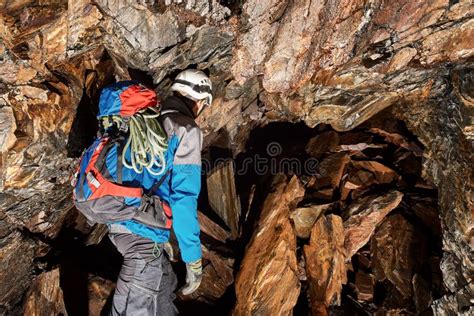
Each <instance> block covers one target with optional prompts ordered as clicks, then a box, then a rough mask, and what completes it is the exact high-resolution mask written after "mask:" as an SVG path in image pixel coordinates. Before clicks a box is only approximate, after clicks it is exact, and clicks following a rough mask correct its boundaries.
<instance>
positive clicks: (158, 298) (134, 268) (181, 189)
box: [109, 69, 212, 316]
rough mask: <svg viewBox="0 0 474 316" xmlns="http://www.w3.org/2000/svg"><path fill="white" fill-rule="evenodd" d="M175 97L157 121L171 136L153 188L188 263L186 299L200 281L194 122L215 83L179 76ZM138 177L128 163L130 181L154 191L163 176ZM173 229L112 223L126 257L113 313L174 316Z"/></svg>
mask: <svg viewBox="0 0 474 316" xmlns="http://www.w3.org/2000/svg"><path fill="white" fill-rule="evenodd" d="M171 90H172V92H173V95H171V96H170V97H168V98H166V99H165V100H164V101H163V102H162V103H161V112H160V116H159V117H158V118H157V119H158V120H159V122H160V123H161V126H162V128H163V129H164V131H165V132H166V135H167V137H168V144H167V149H166V151H165V152H164V156H163V159H164V160H165V166H166V170H167V172H166V173H163V175H162V177H164V180H163V183H162V184H161V185H160V186H159V187H158V188H157V189H156V190H155V192H154V194H155V195H158V196H159V197H160V198H161V200H163V201H165V202H167V203H168V204H169V206H170V208H171V210H172V216H173V224H172V229H173V231H174V233H175V235H176V239H177V241H178V245H179V249H180V252H181V258H182V260H183V261H184V262H185V263H186V273H187V274H186V285H185V286H184V287H183V288H182V289H181V290H180V291H181V293H182V294H183V295H189V294H191V293H193V292H194V291H195V290H196V289H197V288H198V287H199V285H200V283H201V278H202V263H201V256H202V254H201V242H200V237H199V231H200V230H199V223H198V217H197V198H198V195H199V192H200V189H201V146H202V132H201V130H200V129H199V127H198V126H197V124H196V122H195V119H196V118H197V116H198V115H199V114H200V113H201V112H202V111H203V109H204V108H205V107H206V106H210V105H211V103H212V83H211V81H210V80H209V78H208V77H207V76H206V75H205V74H204V73H203V72H202V71H199V70H193V69H188V70H184V71H182V72H181V73H179V74H178V75H177V77H176V78H175V81H174V83H173V85H172V86H171ZM140 171H141V173H140V174H138V173H135V172H134V170H133V168H132V169H130V168H127V165H126V164H125V165H124V171H123V177H124V179H125V178H127V177H128V178H127V179H128V180H129V183H134V181H135V182H139V183H140V185H141V186H142V187H144V188H147V189H148V188H150V187H152V184H153V183H156V182H157V181H158V180H157V179H159V178H160V176H157V175H155V174H154V173H153V172H149V171H148V170H146V169H143V170H140ZM169 235H170V231H169V230H166V229H159V228H153V227H149V226H146V225H144V224H143V223H139V222H137V221H134V220H128V221H123V222H118V223H114V224H110V225H109V238H110V240H111V241H112V243H113V244H114V245H115V247H116V248H117V250H118V251H119V252H120V253H121V254H122V256H123V264H122V268H121V271H120V274H119V277H118V280H117V285H116V289H115V293H114V296H113V301H112V308H111V315H160V316H161V315H176V314H177V309H176V307H175V306H174V303H173V300H174V299H175V297H176V296H175V294H174V292H175V290H176V287H177V279H176V275H175V273H174V272H173V269H172V267H171V264H170V260H169V258H168V256H167V255H166V251H165V250H166V249H169V248H168V247H166V245H167V242H168V239H169Z"/></svg>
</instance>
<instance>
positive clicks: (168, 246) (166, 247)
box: [163, 242, 177, 262]
mask: <svg viewBox="0 0 474 316" xmlns="http://www.w3.org/2000/svg"><path fill="white" fill-rule="evenodd" d="M163 249H164V250H165V252H166V254H167V255H168V259H169V260H170V261H171V262H176V261H177V260H176V258H175V257H174V250H173V246H171V243H169V242H167V243H165V244H164V245H163Z"/></svg>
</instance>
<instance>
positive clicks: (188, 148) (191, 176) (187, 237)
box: [170, 126, 202, 263]
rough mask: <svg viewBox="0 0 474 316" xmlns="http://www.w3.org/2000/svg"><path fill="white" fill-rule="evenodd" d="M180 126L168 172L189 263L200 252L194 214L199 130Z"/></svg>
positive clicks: (177, 228)
mask: <svg viewBox="0 0 474 316" xmlns="http://www.w3.org/2000/svg"><path fill="white" fill-rule="evenodd" d="M181 129H182V135H180V141H179V144H178V147H177V149H176V153H175V156H174V161H173V169H172V172H171V191H170V206H171V209H172V211H173V230H174V232H175V235H176V237H177V239H178V244H179V248H180V250H181V257H182V259H183V261H184V262H186V263H189V262H193V261H196V260H198V259H201V256H202V254H201V241H200V239H199V222H198V216H197V199H198V196H199V191H200V190H201V146H202V133H201V130H200V129H199V128H198V127H197V126H186V127H181Z"/></svg>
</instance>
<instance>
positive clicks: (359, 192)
mask: <svg viewBox="0 0 474 316" xmlns="http://www.w3.org/2000/svg"><path fill="white" fill-rule="evenodd" d="M107 63H110V59H107V58H106V59H104V65H107ZM110 66H111V65H110V64H109V67H110ZM104 67H105V66H104ZM104 69H105V68H104ZM109 73H112V72H109ZM129 73H130V75H131V76H132V77H135V79H139V80H140V78H141V79H142V81H143V80H144V79H143V78H145V79H147V78H148V77H147V76H148V75H147V74H146V73H144V72H141V71H139V70H134V69H129ZM88 75H89V76H97V74H88ZM97 78H102V77H100V76H97ZM109 79H110V80H108V82H107V80H101V81H93V80H92V81H89V82H94V85H95V86H96V87H97V88H96V89H89V90H85V93H84V96H83V99H82V100H81V103H80V105H79V107H78V111H77V116H76V120H75V123H74V125H73V130H72V131H71V138H70V143H69V145H68V150H69V153H70V155H71V156H76V157H77V156H78V155H79V154H80V152H81V151H82V150H83V149H84V148H86V147H87V146H88V144H89V143H90V142H91V141H92V139H93V137H94V136H95V133H96V126H97V124H96V123H95V121H94V120H95V114H96V112H97V103H98V96H99V94H98V92H100V88H101V87H102V86H103V85H105V84H106V82H107V83H111V82H113V78H112V77H110V78H109ZM148 79H149V78H148ZM86 81H87V80H86ZM145 81H146V82H147V83H148V84H149V85H151V84H152V83H150V82H151V81H150V80H145ZM86 114H87V115H86ZM93 119H94V120H93ZM92 125H93V128H92ZM85 131H87V132H85ZM219 135H220V137H217V138H216V139H215V141H214V142H213V143H212V144H211V145H210V146H209V147H208V148H206V149H205V150H204V151H203V171H204V172H203V175H202V191H201V195H200V199H199V203H198V208H199V211H200V213H199V217H200V222H201V228H202V233H201V237H202V238H201V239H202V243H203V246H204V252H203V253H204V260H203V263H204V279H203V284H202V286H201V287H200V289H199V290H198V291H197V292H196V293H195V294H193V295H192V296H190V297H179V296H178V298H177V300H176V304H177V306H178V309H179V310H180V313H181V314H182V315H195V314H196V312H198V314H204V313H210V312H212V313H214V314H219V315H227V314H230V313H231V311H232V310H233V308H234V306H235V305H236V302H237V296H239V295H238V294H237V293H236V285H237V287H238V288H239V290H240V291H241V290H242V288H243V287H245V286H247V287H253V286H255V287H258V286H260V285H258V284H257V283H258V282H256V283H251V282H250V283H246V284H244V285H242V284H240V285H239V284H237V283H239V282H240V281H239V279H237V281H235V279H236V276H237V275H238V274H239V272H241V267H242V266H243V264H245V263H246V260H248V259H247V256H248V253H249V251H251V250H252V249H253V248H249V245H251V244H252V243H255V238H254V235H255V234H256V229H257V228H256V227H258V226H259V225H260V226H262V225H263V226H264V225H265V223H261V221H262V214H263V213H264V212H265V210H264V208H265V205H266V204H265V202H266V201H267V199H268V197H269V196H270V195H271V194H272V193H273V192H274V190H275V187H274V185H273V184H274V183H275V179H276V178H278V176H277V174H284V175H286V177H287V179H288V180H287V181H289V179H290V178H291V177H293V176H296V177H297V178H298V181H299V182H300V183H301V185H302V186H303V188H304V194H303V195H302V196H301V198H300V199H298V200H297V203H295V204H294V205H293V204H292V205H291V206H290V207H289V209H288V211H287V212H289V214H288V215H289V217H290V218H287V221H288V222H289V223H290V225H291V227H293V231H295V236H294V238H295V240H296V243H295V249H294V251H293V254H292V256H294V259H295V262H296V263H297V267H296V268H295V273H297V276H296V277H297V282H298V284H300V290H298V288H297V287H295V288H294V289H293V291H296V292H298V291H299V294H298V295H297V297H296V299H295V301H294V304H293V305H292V309H293V314H294V315H309V314H311V312H312V311H313V313H314V311H315V310H316V311H318V310H321V309H325V310H327V311H329V312H331V313H334V314H350V315H351V314H357V315H358V314H361V315H366V314H374V313H383V314H386V313H391V312H395V311H397V312H402V313H403V312H407V313H426V314H428V313H430V309H429V305H430V304H431V302H432V300H433V299H436V298H439V297H441V296H442V294H443V293H444V292H443V291H444V290H443V287H442V276H441V272H440V269H439V263H440V259H441V256H442V250H441V226H440V221H439V216H438V209H437V189H436V188H435V187H434V185H432V184H430V183H427V182H426V181H425V180H424V179H423V178H422V154H423V145H422V144H421V143H420V142H419V141H418V140H417V138H416V137H415V136H414V135H413V134H411V133H410V131H408V129H407V128H406V126H405V125H404V123H403V122H401V121H396V120H394V119H393V118H391V116H390V112H389V111H384V112H383V113H381V114H379V115H377V116H376V117H374V118H372V119H370V120H369V121H368V122H366V123H365V124H363V125H361V126H359V127H358V128H356V129H354V130H351V131H347V132H337V131H335V130H333V129H332V128H331V127H330V126H328V125H323V124H322V125H318V126H316V127H315V128H309V127H308V126H306V125H305V124H304V123H289V122H274V123H268V124H266V125H264V126H258V127H256V128H254V129H253V130H252V131H250V133H249V136H248V138H247V140H246V144H245V146H241V147H244V148H245V150H244V151H243V152H241V153H238V154H234V150H233V148H231V147H230V146H228V145H227V140H228V137H226V135H224V133H221V134H219ZM280 180H281V179H280ZM394 192H396V193H394ZM394 196H395V198H393V197H394ZM398 198H399V199H398ZM278 203H279V201H276V202H275V204H274V205H275V207H276V208H278V205H279V204H278ZM374 205H375V206H374ZM387 205H391V207H389V208H390V209H387V207H386V206H387ZM368 209H369V210H373V212H372V213H371V214H372V215H373V214H374V213H376V212H381V213H384V215H383V216H379V217H376V218H373V222H372V223H369V224H367V221H364V219H366V218H368V217H370V216H371V215H370V214H365V213H366V211H367V210H368ZM385 213H386V214H385ZM337 218H339V219H340V222H341V223H342V224H343V229H342V230H341V231H340V232H339V234H341V233H342V234H344V230H345V229H348V228H350V229H354V230H355V231H356V232H357V227H358V226H361V227H366V228H367V229H368V230H369V232H370V234H369V236H365V237H364V236H362V237H364V238H362V237H361V234H362V233H363V232H362V233H361V232H360V231H359V235H358V236H359V237H358V238H360V240H357V238H356V240H354V241H353V243H351V254H350V255H348V256H347V258H343V259H342V261H341V260H339V261H337V260H335V259H334V258H335V257H332V256H327V257H325V258H320V259H321V260H323V259H324V260H325V261H324V262H325V264H326V266H324V265H321V266H320V267H319V270H318V269H316V270H315V269H309V268H308V266H309V264H308V258H309V260H313V259H314V256H313V257H312V256H311V253H310V251H311V249H312V248H311V247H313V248H314V245H312V243H313V242H314V241H313V239H315V238H313V239H312V238H311V236H312V234H314V226H315V225H316V223H318V222H319V221H321V220H322V219H324V220H326V222H325V223H326V224H328V223H332V222H330V221H329V222H328V220H329V219H330V220H331V221H332V220H334V219H337ZM356 218H358V220H355V219H356ZM369 222H370V221H369ZM269 225H270V224H269ZM331 225H332V224H331ZM331 225H329V224H328V225H326V226H330V227H332V226H331ZM363 225H365V226H363ZM281 227H282V226H280V225H278V226H277V227H268V228H269V230H270V231H271V230H273V231H275V232H276V233H278V232H279V230H280V228H281ZM63 231H64V233H63V234H62V235H61V236H60V238H58V241H59V244H58V246H57V247H55V253H51V254H50V256H49V257H47V258H46V259H45V260H47V262H48V264H49V265H55V264H58V262H59V265H60V266H61V273H62V277H61V282H62V283H61V287H62V288H63V291H64V294H65V301H66V302H65V303H66V307H67V309H68V311H74V310H76V311H84V312H86V311H91V310H96V311H99V310H102V312H105V311H107V305H106V306H105V307H104V304H105V303H106V302H108V304H110V299H111V296H112V294H113V292H112V290H113V287H114V282H115V280H116V278H117V276H118V273H119V269H120V264H121V257H120V256H119V255H118V253H117V252H116V251H115V249H114V248H113V246H112V245H111V244H110V242H109V241H108V239H107V238H104V239H102V241H101V242H100V243H98V244H97V242H98V241H99V240H100V239H101V237H102V236H103V235H104V233H105V230H104V229H103V228H94V229H92V230H91V229H89V228H87V226H86V225H85V223H84V222H83V221H81V219H80V218H79V217H78V218H76V219H75V220H71V222H70V223H69V224H68V225H67V227H65V228H64V229H63ZM328 234H329V235H326V236H322V237H321V238H322V240H323V239H324V238H323V237H325V238H326V239H324V240H326V244H325V247H329V248H331V249H332V250H334V251H335V252H337V251H339V252H345V251H346V249H345V247H348V246H347V245H346V244H345V243H344V244H343V245H340V244H337V242H336V241H335V240H336V239H337V238H333V237H334V236H336V235H337V231H332V232H329V233H328ZM331 234H332V235H331ZM356 235H357V234H356ZM362 235H364V234H362ZM91 236H92V237H91ZM275 236H276V235H275ZM356 237H357V236H356ZM276 239H277V238H276V237H275V240H276ZM91 240H92V241H91ZM272 242H273V240H270V241H269V244H266V245H265V247H268V248H272V247H274V246H275V245H272ZM353 245H357V246H356V247H355V246H353ZM290 248H291V247H290ZM249 249H250V250H249ZM306 249H309V250H306ZM58 250H60V252H59V256H58V254H57V251H58ZM86 258H87V259H86ZM312 258H313V259H312ZM339 259H340V258H339ZM262 260H265V258H263V259H262ZM257 263H258V262H257ZM260 263H261V262H260ZM174 268H175V271H177V273H178V279H179V282H180V284H179V285H182V284H184V278H185V269H184V266H183V264H182V263H176V264H175V265H174ZM324 269H326V270H324ZM268 271H269V273H270V274H271V272H272V270H268ZM315 271H316V272H315ZM318 271H319V272H318ZM334 271H343V273H342V274H341V273H340V274H338V275H335V274H333V273H334ZM323 272H324V273H323ZM318 273H322V274H323V275H322V276H321V277H326V278H328V279H327V280H326V281H327V284H326V285H325V286H326V288H324V287H322V288H321V287H320V288H318V287H315V286H314V279H315V278H318V277H319V276H318ZM78 275H79V276H82V281H83V282H82V283H81V287H82V289H83V291H82V293H83V295H82V296H77V295H75V294H74V293H75V292H76V289H77V277H74V276H78ZM329 276H330V278H329ZM267 277H268V279H269V280H270V281H269V282H270V283H271V282H272V281H271V280H272V279H273V280H278V277H279V275H268V276H267ZM241 279H242V278H241ZM329 279H330V280H329ZM343 279H344V280H343ZM84 280H85V281H84ZM326 281H325V282H326ZM236 282H237V283H236ZM277 284H278V283H276V285H275V286H274V288H272V291H274V292H275V293H277V292H278V291H279V287H278V286H277ZM256 290H260V289H256ZM262 291H263V292H262V293H263V294H262V295H264V294H265V290H264V289H263V290H262ZM327 293H330V295H329V296H327V295H328V294H327ZM242 297H243V298H242ZM239 299H244V300H245V299H247V300H248V301H245V302H244V305H248V306H251V305H252V304H254V303H256V302H255V301H252V298H251V297H247V298H246V297H245V295H240V296H239ZM257 305H258V304H257ZM81 306H82V309H80V308H81ZM272 307H275V308H276V306H270V308H272ZM78 308H79V309H78ZM77 314H81V313H77Z"/></svg>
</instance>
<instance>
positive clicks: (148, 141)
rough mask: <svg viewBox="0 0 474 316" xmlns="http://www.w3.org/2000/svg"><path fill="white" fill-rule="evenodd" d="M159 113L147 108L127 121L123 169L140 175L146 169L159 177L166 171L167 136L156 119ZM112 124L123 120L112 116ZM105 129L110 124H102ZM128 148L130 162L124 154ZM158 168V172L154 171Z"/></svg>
mask: <svg viewBox="0 0 474 316" xmlns="http://www.w3.org/2000/svg"><path fill="white" fill-rule="evenodd" d="M159 116H160V113H159V111H158V110H157V109H154V108H148V109H147V110H143V111H140V112H138V113H136V114H135V115H133V116H131V117H130V119H129V121H128V131H129V136H128V140H127V142H126V144H125V146H124V148H123V152H122V163H123V165H124V166H125V167H127V168H129V169H133V170H135V172H137V173H142V172H143V169H147V170H148V172H150V173H151V174H152V175H160V174H162V173H163V172H164V171H165V169H166V161H165V156H164V153H165V151H166V149H167V147H168V142H167V136H166V133H165V132H164V131H163V128H162V127H161V124H160V123H159V122H158V120H157V118H158V117H159ZM112 120H113V122H114V123H116V124H117V125H118V126H121V124H122V123H123V118H122V117H120V116H114V117H113V118H112ZM103 124H104V127H105V128H106V129H107V128H108V127H110V126H111V124H110V123H109V124H110V125H109V124H107V121H104V122H103ZM128 148H130V161H127V158H126V155H125V153H126V152H127V150H128ZM157 168H159V171H158V172H157V171H154V169H157Z"/></svg>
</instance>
